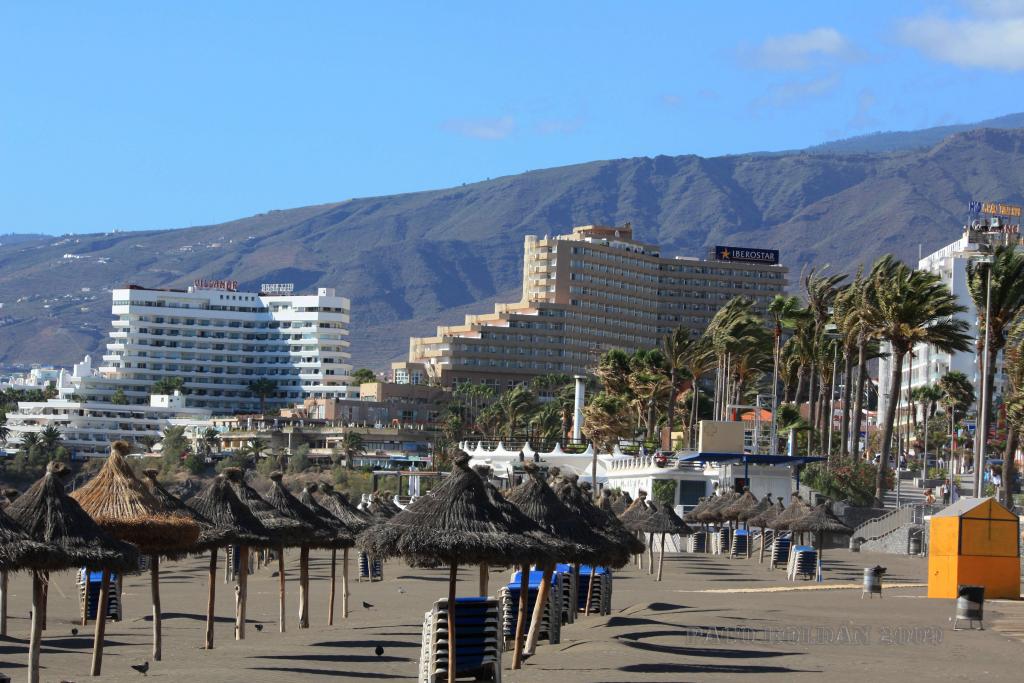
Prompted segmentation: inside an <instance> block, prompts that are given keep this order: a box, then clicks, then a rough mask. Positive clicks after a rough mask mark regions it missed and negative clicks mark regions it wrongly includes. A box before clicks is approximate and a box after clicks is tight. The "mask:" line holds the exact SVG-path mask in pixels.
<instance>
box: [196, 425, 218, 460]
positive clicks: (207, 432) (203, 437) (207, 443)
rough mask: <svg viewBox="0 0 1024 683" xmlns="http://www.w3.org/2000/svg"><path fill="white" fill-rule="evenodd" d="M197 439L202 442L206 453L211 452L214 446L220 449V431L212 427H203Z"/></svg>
mask: <svg viewBox="0 0 1024 683" xmlns="http://www.w3.org/2000/svg"><path fill="white" fill-rule="evenodd" d="M199 441H200V443H202V445H203V448H204V450H205V451H206V453H207V455H209V454H210V453H212V452H213V449H214V448H216V449H217V451H218V452H219V451H220V432H218V431H217V430H216V429H214V428H213V427H207V428H206V429H204V430H203V433H202V434H200V436H199Z"/></svg>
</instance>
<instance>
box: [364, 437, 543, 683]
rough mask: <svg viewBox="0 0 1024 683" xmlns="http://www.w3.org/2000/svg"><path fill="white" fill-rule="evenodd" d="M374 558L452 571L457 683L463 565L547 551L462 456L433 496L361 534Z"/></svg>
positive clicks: (451, 668) (451, 658)
mask: <svg viewBox="0 0 1024 683" xmlns="http://www.w3.org/2000/svg"><path fill="white" fill-rule="evenodd" d="M357 542H358V544H359V546H360V547H362V548H363V549H364V550H366V552H367V553H368V554H369V555H370V556H372V557H379V558H388V557H395V556H402V557H404V558H406V560H407V561H409V562H410V563H411V564H413V565H418V566H426V567H436V566H439V565H444V564H447V565H448V566H449V579H448V635H449V640H448V680H449V683H454V681H455V666H456V661H455V641H456V633H455V582H456V576H457V571H458V566H459V564H483V563H487V564H512V563H515V564H521V563H522V562H524V561H526V560H528V558H531V557H536V556H537V554H538V552H541V553H542V552H543V548H542V547H541V546H540V544H539V543H538V542H537V541H535V540H533V539H531V538H529V537H528V536H525V535H523V534H521V533H520V530H519V529H517V528H515V527H511V526H509V525H508V524H507V523H506V521H505V517H504V515H503V514H502V513H501V511H500V510H498V509H497V508H496V507H494V505H492V504H491V502H490V500H488V498H487V490H486V488H485V487H484V484H483V481H481V480H480V477H478V476H477V475H476V474H475V473H474V472H473V471H472V470H470V469H469V456H467V455H466V454H464V453H463V454H460V455H459V456H458V457H457V458H456V459H455V461H454V463H453V467H452V472H451V474H450V475H449V476H447V477H446V478H445V479H444V480H443V481H442V482H441V483H440V484H439V485H438V486H437V487H436V488H434V489H433V490H432V491H431V492H430V493H429V494H427V495H425V496H423V497H421V498H417V499H416V500H415V501H413V502H412V503H411V504H410V505H409V507H407V508H405V509H404V510H402V511H401V512H400V513H398V514H397V515H395V516H394V517H392V518H391V519H389V520H387V521H385V522H383V523H381V524H378V525H376V526H374V527H372V528H370V529H368V530H366V531H364V532H363V533H362V534H360V535H359V538H358V539H357Z"/></svg>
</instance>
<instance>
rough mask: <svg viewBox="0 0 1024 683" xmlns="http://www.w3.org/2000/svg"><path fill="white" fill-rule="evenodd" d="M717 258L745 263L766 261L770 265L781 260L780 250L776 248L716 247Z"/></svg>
mask: <svg viewBox="0 0 1024 683" xmlns="http://www.w3.org/2000/svg"><path fill="white" fill-rule="evenodd" d="M715 258H716V259H718V260H719V261H743V262H745V263H765V264H768V265H775V264H777V263H778V262H779V252H778V251H777V250H775V249H750V248H749V247H715Z"/></svg>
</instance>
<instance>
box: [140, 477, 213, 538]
mask: <svg viewBox="0 0 1024 683" xmlns="http://www.w3.org/2000/svg"><path fill="white" fill-rule="evenodd" d="M142 474H143V475H144V477H145V478H144V479H143V480H142V483H143V484H145V485H146V488H147V489H148V490H149V492H150V493H151V494H153V497H154V498H156V499H157V500H159V501H160V503H161V504H162V505H163V506H164V509H165V510H169V511H171V512H173V513H175V514H181V515H185V516H187V517H191V518H192V519H193V520H195V521H196V522H197V523H198V524H199V529H200V532H199V533H200V535H202V529H203V524H204V522H205V520H204V519H203V518H202V515H200V514H199V513H197V512H196V511H195V510H193V509H192V508H190V507H189V506H188V505H186V504H185V502H184V501H182V500H181V498H178V497H177V496H176V495H174V494H173V493H171V492H170V491H168V490H167V488H166V487H165V486H164V485H163V484H161V483H160V481H159V480H158V479H157V477H158V476H159V474H160V470H157V469H154V468H152V467H150V468H147V469H145V470H143V471H142Z"/></svg>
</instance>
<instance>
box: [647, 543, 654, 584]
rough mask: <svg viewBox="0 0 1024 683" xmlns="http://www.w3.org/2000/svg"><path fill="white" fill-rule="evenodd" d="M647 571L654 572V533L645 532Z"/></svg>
mask: <svg viewBox="0 0 1024 683" xmlns="http://www.w3.org/2000/svg"><path fill="white" fill-rule="evenodd" d="M647 573H648V574H653V573H654V534H653V533H649V534H647Z"/></svg>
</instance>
